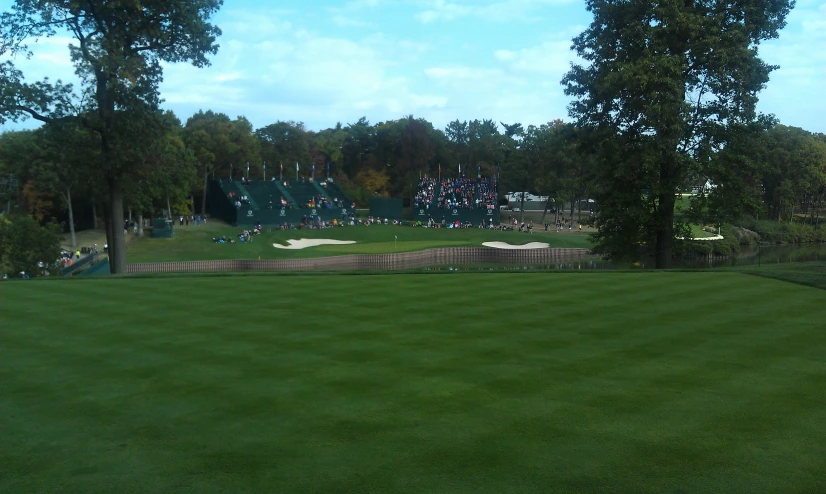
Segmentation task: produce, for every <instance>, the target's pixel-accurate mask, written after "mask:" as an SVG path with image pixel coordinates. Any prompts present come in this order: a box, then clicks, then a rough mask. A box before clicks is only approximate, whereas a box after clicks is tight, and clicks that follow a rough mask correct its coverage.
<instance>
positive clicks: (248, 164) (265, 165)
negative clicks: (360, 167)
mask: <svg viewBox="0 0 826 494" xmlns="http://www.w3.org/2000/svg"><path fill="white" fill-rule="evenodd" d="M278 163H279V164H280V165H281V171H282V172H283V171H284V163H282V162H280V161H279V162H278ZM388 166H389V165H388ZM263 168H264V171H267V162H266V161H265V162H264V166H263ZM299 169H300V167H299V164H298V162H297V161H296V162H295V171H296V173H297V172H298V171H299ZM312 169H313V172H312V174H313V176H315V163H313V165H312ZM249 173H250V163H249V161H248V162H247V175H249ZM476 173H477V175H478V176H479V177H481V176H482V167H481V166H477V167H476ZM501 173H502V167H501V166H499V165H496V174H497V175H498V174H501ZM329 174H330V163H327V175H329ZM441 175H442V164H441V163H439V176H441ZM461 175H462V164H461V163H459V176H461Z"/></svg>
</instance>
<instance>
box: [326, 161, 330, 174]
mask: <svg viewBox="0 0 826 494" xmlns="http://www.w3.org/2000/svg"><path fill="white" fill-rule="evenodd" d="M327 176H328V177H329V176H330V163H327Z"/></svg>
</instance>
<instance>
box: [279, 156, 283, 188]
mask: <svg viewBox="0 0 826 494" xmlns="http://www.w3.org/2000/svg"><path fill="white" fill-rule="evenodd" d="M278 164H279V165H281V171H280V172H279V173H278V181H279V182H281V183H282V184H283V183H284V163H283V162H281V161H279V162H278Z"/></svg>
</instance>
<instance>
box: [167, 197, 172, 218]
mask: <svg viewBox="0 0 826 494" xmlns="http://www.w3.org/2000/svg"><path fill="white" fill-rule="evenodd" d="M166 217H167V218H169V219H170V220H171V219H172V206H170V205H169V192H167V193H166Z"/></svg>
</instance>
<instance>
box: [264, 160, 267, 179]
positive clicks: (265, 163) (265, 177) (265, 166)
mask: <svg viewBox="0 0 826 494" xmlns="http://www.w3.org/2000/svg"><path fill="white" fill-rule="evenodd" d="M264 181H265V182H266V181H267V162H266V161H265V162H264Z"/></svg>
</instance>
